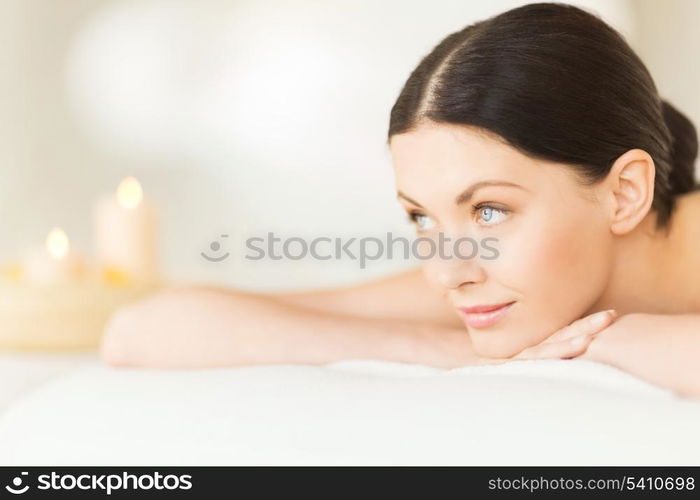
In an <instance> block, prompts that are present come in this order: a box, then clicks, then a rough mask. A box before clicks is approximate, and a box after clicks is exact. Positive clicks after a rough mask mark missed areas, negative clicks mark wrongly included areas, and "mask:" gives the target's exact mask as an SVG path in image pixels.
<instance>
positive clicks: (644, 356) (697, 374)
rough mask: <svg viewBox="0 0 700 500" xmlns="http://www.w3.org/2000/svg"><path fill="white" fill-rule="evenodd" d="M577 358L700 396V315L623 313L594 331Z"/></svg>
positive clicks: (680, 391) (680, 392) (690, 394)
mask: <svg viewBox="0 0 700 500" xmlns="http://www.w3.org/2000/svg"><path fill="white" fill-rule="evenodd" d="M581 358H583V359H591V360H594V361H600V362H603V363H607V364H610V365H612V366H615V367H617V368H620V369H621V370H624V371H627V372H629V373H631V374H633V375H636V376H638V377H639V378H642V379H644V380H646V381H648V382H651V383H653V384H656V385H659V386H662V387H665V388H668V389H671V390H673V391H675V392H676V393H678V394H679V395H682V396H689V397H700V315H699V314H673V315H670V314H669V315H666V314H641V313H632V314H625V315H623V316H620V318H619V319H618V320H617V321H616V322H615V323H613V324H612V325H610V326H609V327H608V328H606V329H604V330H602V331H601V332H600V333H598V334H597V335H596V337H595V339H594V340H593V341H592V342H591V344H590V345H589V346H588V350H587V351H586V352H585V353H584V354H583V355H582V356H581Z"/></svg>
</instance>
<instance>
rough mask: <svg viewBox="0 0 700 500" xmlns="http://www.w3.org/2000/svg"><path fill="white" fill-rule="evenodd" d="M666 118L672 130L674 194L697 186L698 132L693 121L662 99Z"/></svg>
mask: <svg viewBox="0 0 700 500" xmlns="http://www.w3.org/2000/svg"><path fill="white" fill-rule="evenodd" d="M662 105H663V113H664V120H665V122H666V126H667V127H668V129H669V130H670V132H671V136H672V138H671V158H672V161H673V165H672V167H673V168H672V171H671V179H670V180H671V189H672V191H673V193H674V194H681V193H686V192H688V191H692V190H694V189H695V188H696V187H697V184H696V181H695V159H696V158H697V156H698V134H697V131H696V130H695V126H694V125H693V123H692V122H691V121H690V120H689V119H688V117H687V116H685V115H684V114H683V113H681V112H680V111H678V110H677V109H676V108H675V107H674V106H672V105H671V104H670V103H669V102H667V101H665V100H662Z"/></svg>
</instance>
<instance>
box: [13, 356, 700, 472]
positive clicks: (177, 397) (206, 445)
mask: <svg viewBox="0 0 700 500" xmlns="http://www.w3.org/2000/svg"><path fill="white" fill-rule="evenodd" d="M698 422H700V402H698V401H692V400H687V399H682V398H680V397H677V396H675V395H674V394H673V393H671V392H670V391H667V390H663V389H659V388H657V387H655V386H652V385H649V384H647V383H646V382H643V381H641V380H639V379H637V378H634V377H632V376H630V375H629V374H626V373H624V372H621V371H619V370H617V369H614V368H612V367H609V366H606V365H602V364H598V363H594V362H590V361H585V360H569V361H566V360H543V361H517V362H513V363H507V364H503V365H496V366H484V367H467V368H461V369H455V370H439V369H434V368H429V367H425V366H416V365H402V364H396V363H384V362H374V361H346V362H342V363H336V364H331V365H327V366H257V367H243V368H227V369H210V370H192V371H184V370H183V371H180V370H152V369H136V368H128V369H127V368H111V367H107V366H103V365H101V364H100V363H99V362H98V361H96V360H95V361H94V362H93V363H92V364H90V365H88V366H85V367H83V368H80V369H78V370H76V371H73V372H71V373H68V374H66V375H64V376H62V377H60V378H58V379H56V380H53V381H51V382H49V383H48V384H47V385H45V386H43V387H41V388H39V389H38V390H36V391H34V392H33V393H30V394H28V395H26V396H25V397H24V398H22V399H20V400H19V401H16V402H15V404H14V405H12V407H11V408H9V409H8V411H7V412H6V413H5V414H4V415H3V417H2V420H0V464H3V465H18V464H24V465H80V464H95V465H229V464H230V465H234V464H465V465H469V464H473V465H623V464H627V465H664V464H666V465H672V464H676V465H679V464H693V465H700V432H699V430H698Z"/></svg>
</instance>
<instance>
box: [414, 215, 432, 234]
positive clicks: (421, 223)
mask: <svg viewBox="0 0 700 500" xmlns="http://www.w3.org/2000/svg"><path fill="white" fill-rule="evenodd" d="M408 220H409V221H410V222H411V223H412V224H414V225H415V226H416V227H417V228H418V230H419V231H427V230H428V229H430V227H429V224H430V222H431V221H432V219H431V218H430V217H428V216H427V215H425V214H423V213H421V212H416V211H413V212H410V213H409V214H408Z"/></svg>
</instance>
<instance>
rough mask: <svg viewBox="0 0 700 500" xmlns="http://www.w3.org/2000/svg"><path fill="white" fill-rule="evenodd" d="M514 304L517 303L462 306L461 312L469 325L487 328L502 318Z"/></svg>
mask: <svg viewBox="0 0 700 500" xmlns="http://www.w3.org/2000/svg"><path fill="white" fill-rule="evenodd" d="M513 304H515V302H504V303H501V304H489V305H478V306H473V307H460V308H459V312H460V314H461V315H462V319H463V320H464V322H465V323H466V325H467V326H470V327H472V328H485V327H487V326H491V325H493V324H494V323H496V322H497V321H498V320H499V319H501V318H502V317H503V316H504V315H505V314H506V313H507V312H508V310H509V309H510V308H511V306H512V305H513Z"/></svg>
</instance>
